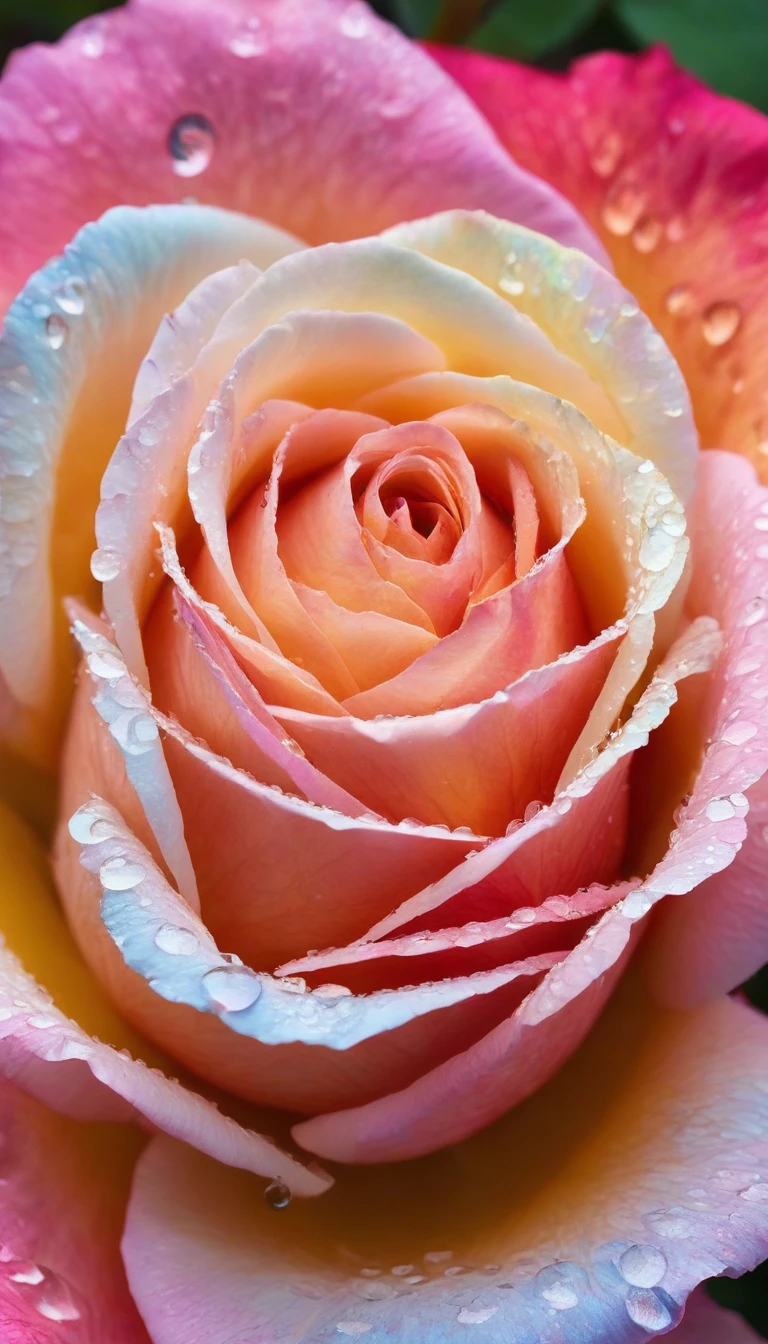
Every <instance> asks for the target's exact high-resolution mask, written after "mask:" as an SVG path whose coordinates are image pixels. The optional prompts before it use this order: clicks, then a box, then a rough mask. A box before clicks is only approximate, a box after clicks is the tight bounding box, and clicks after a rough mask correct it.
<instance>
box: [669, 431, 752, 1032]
mask: <svg viewBox="0 0 768 1344" xmlns="http://www.w3.org/2000/svg"><path fill="white" fill-rule="evenodd" d="M691 527H692V531H693V554H694V556H695V557H696V560H695V566H694V577H693V582H692V586H691V591H690V597H689V604H690V606H691V609H692V610H693V611H709V612H711V613H713V614H714V615H716V616H717V618H718V619H719V621H720V623H721V625H722V627H723V631H724V634H725V636H726V642H725V646H724V649H723V654H722V658H721V661H720V666H719V668H718V674H717V678H716V681H715V684H714V686H713V689H712V693H711V697H710V699H709V701H708V703H707V704H706V705H705V706H704V712H703V715H702V727H701V728H700V730H699V733H698V734H697V736H696V737H695V738H694V741H693V742H685V741H684V742H682V743H678V744H677V747H678V750H679V751H681V754H682V756H683V760H684V761H685V762H688V761H690V758H691V757H692V756H695V753H696V752H697V750H700V749H701V745H702V738H704V737H705V736H706V737H707V738H708V740H709V742H710V745H709V749H708V751H707V756H706V758H705V760H704V763H703V766H702V776H703V778H704V779H705V780H707V781H709V787H710V790H711V792H712V793H713V794H715V795H716V796H715V797H713V798H712V801H711V802H710V803H709V805H708V808H707V810H706V813H705V815H704V816H700V817H699V819H698V824H699V825H702V824H703V826H704V827H707V824H709V829H710V830H711V831H712V833H713V834H712V837H711V839H710V846H712V845H713V844H714V848H711V847H710V848H709V849H708V851H707V854H706V856H705V863H704V866H703V868H702V866H701V862H699V866H698V873H699V874H700V875H701V876H702V877H704V876H706V865H707V864H709V867H710V868H711V867H712V866H713V864H712V863H710V862H709V860H710V859H711V858H712V857H713V856H714V857H715V859H716V861H717V870H716V872H715V874H714V875H713V876H709V877H708V880H705V881H703V882H701V884H700V885H698V886H694V885H693V883H692V884H691V886H693V890H690V889H689V888H684V889H683V890H684V891H685V893H686V894H681V895H679V896H675V898H674V899H673V900H669V901H667V902H665V904H664V907H663V909H662V910H661V912H660V916H659V923H658V924H657V925H656V928H655V929H654V936H653V944H652V952H653V954H654V955H653V959H652V963H651V966H652V976H653V983H654V985H655V987H656V989H657V991H658V993H659V994H660V995H661V996H662V998H663V999H664V1001H665V1002H668V1003H672V1004H675V1005H676V1006H680V1007H687V1006H688V1005H690V1004H696V1003H701V1002H703V1001H704V999H707V998H711V997H714V996H715V995H717V994H721V993H723V992H724V991H727V990H730V989H733V988H735V986H736V985H738V984H740V983H741V982H742V981H743V980H746V979H747V978H748V977H749V976H750V975H751V974H752V973H753V972H754V971H756V970H758V969H759V968H760V966H762V965H763V963H764V962H765V961H766V959H768V892H767V890H766V864H767V862H768V826H767V825H766V823H768V777H767V776H766V774H765V773H764V772H765V771H766V768H768V712H766V707H767V706H768V619H766V617H767V616H768V547H766V546H765V544H764V542H763V541H762V538H764V537H765V536H766V532H767V530H768V490H765V489H760V488H759V487H756V485H755V482H754V476H753V472H752V468H751V467H750V466H749V465H748V464H746V463H744V462H742V461H739V459H737V458H735V457H733V456H731V455H730V454H727V453H717V454H715V453H712V454H708V455H707V457H706V458H705V460H704V463H703V474H702V483H701V490H700V495H699V498H698V500H697V505H696V508H695V509H694V511H693V513H692V517H691ZM674 745H675V744H673V746H674ZM747 807H749V813H748V816H747V819H746V820H747V826H746V837H745V834H744V832H745V823H744V821H743V820H738V818H739V817H743V816H744V813H745V811H746V808H747ZM693 824H694V825H695V824H696V823H695V822H694V823H693ZM742 842H743V844H742ZM734 845H735V846H736V849H738V851H739V852H736V851H735V850H734V848H733V846H734ZM732 855H733V856H734V857H733V862H732V863H731V864H730V865H728V864H727V862H723V858H724V859H725V860H726V861H727V859H728V858H730V857H731V856H732ZM678 890H679V888H678Z"/></svg>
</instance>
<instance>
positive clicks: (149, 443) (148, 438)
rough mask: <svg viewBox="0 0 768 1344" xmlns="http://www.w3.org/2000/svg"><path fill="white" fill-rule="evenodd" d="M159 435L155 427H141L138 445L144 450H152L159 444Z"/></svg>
mask: <svg viewBox="0 0 768 1344" xmlns="http://www.w3.org/2000/svg"><path fill="white" fill-rule="evenodd" d="M160 438H161V434H160V430H159V429H158V428H157V426H156V425H142V426H141V429H140V430H139V443H141V444H143V445H144V447H145V448H154V447H155V444H157V443H159V442H160Z"/></svg>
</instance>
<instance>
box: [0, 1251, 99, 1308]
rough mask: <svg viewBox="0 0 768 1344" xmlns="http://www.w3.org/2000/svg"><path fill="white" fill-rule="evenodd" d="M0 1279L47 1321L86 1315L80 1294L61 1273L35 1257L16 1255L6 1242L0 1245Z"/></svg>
mask: <svg viewBox="0 0 768 1344" xmlns="http://www.w3.org/2000/svg"><path fill="white" fill-rule="evenodd" d="M0 1279H5V1280H6V1283H7V1284H9V1285H11V1291H12V1292H13V1293H14V1294H15V1295H17V1296H18V1297H20V1298H21V1299H22V1301H24V1302H26V1303H28V1304H29V1305H30V1306H31V1307H32V1308H33V1309H34V1310H35V1311H36V1312H37V1314H38V1315H39V1316H41V1317H42V1318H43V1319H44V1320H46V1321H52V1322H54V1323H55V1324H57V1325H59V1324H64V1323H65V1322H68V1321H79V1320H81V1318H82V1317H83V1314H84V1312H85V1303H84V1302H83V1300H82V1298H81V1295H80V1294H79V1293H78V1291H77V1290H76V1289H75V1288H74V1287H73V1286H72V1285H71V1284H70V1283H68V1281H67V1280H66V1279H65V1278H63V1277H62V1275H61V1274H56V1273H54V1271H53V1270H52V1269H49V1268H48V1267H47V1266H46V1265H42V1264H38V1263H37V1262H35V1261H32V1260H20V1259H16V1258H15V1257H14V1256H13V1254H12V1252H11V1250H10V1249H9V1248H8V1247H6V1246H0Z"/></svg>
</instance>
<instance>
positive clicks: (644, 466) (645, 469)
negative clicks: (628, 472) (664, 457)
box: [637, 457, 656, 476]
mask: <svg viewBox="0 0 768 1344" xmlns="http://www.w3.org/2000/svg"><path fill="white" fill-rule="evenodd" d="M637 470H638V471H639V472H640V473H641V475H643V476H647V475H648V473H649V472H651V471H655V470H656V463H655V462H652V461H651V459H650V457H646V459H645V461H644V462H641V463H640V466H639V467H638V468H637Z"/></svg>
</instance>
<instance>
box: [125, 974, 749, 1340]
mask: <svg viewBox="0 0 768 1344" xmlns="http://www.w3.org/2000/svg"><path fill="white" fill-rule="evenodd" d="M767 1057H768V1024H766V1022H765V1019H764V1018H761V1017H760V1016H759V1015H758V1014H756V1013H753V1012H752V1011H750V1010H748V1009H745V1008H743V1007H742V1006H741V1005H737V1004H734V1003H729V1002H727V1001H721V1002H719V1003H717V1004H712V1005H708V1006H707V1007H706V1008H705V1009H702V1010H699V1011H696V1012H694V1013H690V1014H674V1013H662V1012H660V1011H659V1010H658V1009H653V1008H652V1007H651V1006H649V1005H648V1004H647V1003H645V1002H644V1001H643V1000H642V999H640V1000H638V999H637V998H635V999H634V1000H633V998H632V995H631V993H626V994H624V995H623V996H622V997H620V998H617V1000H616V1001H615V1002H614V1003H613V1004H612V1005H611V1007H610V1009H609V1010H608V1012H607V1013H606V1015H605V1016H604V1018H603V1020H602V1022H601V1023H600V1025H599V1027H598V1028H597V1030H596V1031H595V1033H593V1035H592V1037H591V1038H590V1041H589V1042H588V1043H587V1044H586V1045H585V1047H584V1048H583V1050H582V1052H581V1053H580V1054H579V1056H578V1057H577V1058H576V1059H574V1060H573V1062H572V1063H571V1064H570V1065H569V1066H568V1068H567V1069H565V1070H563V1072H562V1073H561V1074H560V1075H559V1076H558V1078H557V1079H555V1080H554V1081H553V1082H552V1083H550V1085H549V1086H548V1087H547V1089H546V1090H545V1091H543V1092H542V1093H540V1094H539V1096H537V1097H535V1098H533V1099H532V1100H531V1101H530V1102H529V1103H528V1104H527V1105H526V1106H525V1107H521V1108H519V1109H518V1110H517V1111H515V1112H514V1113H512V1114H510V1115H508V1116H506V1117H505V1118H504V1120H503V1121H501V1122H500V1123H499V1124H498V1125H497V1126H496V1127H495V1128H494V1129H492V1130H490V1131H485V1132H484V1133H483V1134H482V1135H478V1136H477V1138H476V1139H474V1140H472V1141H470V1142H468V1143H465V1144H462V1145H461V1146H460V1147H458V1148H453V1149H451V1150H450V1151H448V1152H445V1153H443V1154H440V1155H437V1156H433V1157H431V1158H429V1159H428V1160H427V1161H423V1162H411V1163H408V1164H407V1165H404V1166H402V1167H397V1166H394V1167H393V1166H386V1167H380V1168H374V1169H371V1168H364V1167H356V1168H355V1169H354V1170H350V1171H347V1172H345V1171H344V1170H341V1171H340V1172H339V1178H338V1182H337V1185H336V1187H335V1190H334V1192H332V1193H331V1194H330V1195H329V1196H328V1197H327V1198H325V1199H323V1200H318V1201H313V1202H312V1203H311V1204H310V1203H308V1204H306V1205H300V1206H296V1207H295V1208H292V1209H289V1210H287V1212H286V1213H285V1214H284V1215H281V1218H280V1219H278V1218H276V1217H275V1216H274V1215H272V1214H271V1212H270V1210H268V1209H265V1208H264V1205H263V1202H262V1201H260V1200H259V1199H257V1198H255V1197H254V1194H253V1193H252V1192H251V1191H250V1189H249V1188H248V1183H247V1181H245V1180H244V1179H243V1178H239V1179H233V1178H232V1177H231V1176H230V1175H229V1174H228V1173H226V1172H222V1171H221V1170H220V1169H219V1168H217V1167H216V1166H215V1165H214V1164H212V1163H210V1162H206V1161H205V1160H204V1159H201V1158H198V1157H196V1156H195V1155H193V1154H188V1153H187V1152H185V1151H184V1150H179V1149H176V1148H175V1147H174V1145H172V1144H170V1143H169V1142H168V1141H167V1140H158V1141H156V1142H155V1143H154V1144H153V1145H152V1146H151V1147H150V1148H149V1149H148V1151H147V1152H146V1154H145V1155H144V1156H143V1157H142V1159H141V1161H140V1164H139V1170H138V1173H137V1178H136V1181H135V1185H134V1192H133V1198H132V1200H131V1205H130V1209H129V1214H128V1224H127V1230H126V1236H125V1240H124V1256H125V1262H126V1266H127V1270H128V1276H129V1282H130V1284H131V1290H132V1292H133V1293H134V1295H135V1297H136V1300H137V1302H138V1303H139V1306H140V1309H141V1311H142V1314H143V1315H144V1318H145V1319H146V1321H147V1323H148V1325H149V1328H150V1329H151V1331H152V1335H153V1339H154V1340H155V1341H156V1344H182V1341H184V1340H185V1339H187V1338H188V1337H189V1336H190V1332H191V1331H193V1330H197V1331H199V1332H200V1333H201V1335H202V1336H203V1337H204V1338H205V1339H206V1341H207V1344H225V1341H229V1340H233V1339H237V1338H239V1337H240V1336H241V1335H243V1334H245V1335H248V1334H250V1336H252V1338H253V1340H254V1344H257V1342H258V1344H261V1341H264V1344H266V1342H267V1341H271V1340H273V1339H275V1338H276V1337H279V1334H280V1333H281V1332H282V1333H284V1334H285V1335H286V1337H288V1338H291V1339H292V1340H295V1341H297V1344H309V1341H312V1344H316V1342H317V1344H319V1342H320V1341H323V1344H325V1341H328V1344H331V1341H334V1340H336V1339H339V1340H343V1339H346V1338H350V1337H351V1338H358V1337H359V1338H362V1339H364V1340H369V1341H371V1344H385V1341H390V1340H395V1339H398V1340H399V1339H403V1340H405V1339H408V1338H409V1337H410V1338H412V1339H414V1340H418V1341H419V1344H443V1342H444V1341H445V1340H447V1339H453V1338H456V1339H463V1338H464V1336H465V1334H466V1335H467V1338H469V1337H470V1336H471V1337H472V1338H474V1337H475V1334H476V1335H477V1337H478V1339H480V1338H482V1339H484V1340H487V1341H489V1344H508V1341H510V1340H514V1341H515V1344H577V1342H578V1344H637V1341H639V1340H640V1339H647V1338H650V1337H655V1336H658V1335H660V1334H662V1333H664V1332H666V1331H668V1330H669V1329H670V1328H671V1327H672V1326H674V1325H676V1324H677V1322H678V1321H679V1320H680V1317H681V1314H682V1308H683V1304H684V1303H685V1301H686V1298H687V1296H688V1294H689V1293H690V1292H691V1290H692V1289H694V1287H695V1286H696V1285H697V1284H698V1283H699V1282H700V1281H701V1280H702V1279H705V1278H707V1277H710V1276H712V1275H714V1274H719V1273H721V1272H722V1271H723V1270H730V1271H731V1272H735V1273H739V1272H742V1271H743V1270H745V1269H747V1268H748V1267H751V1266H753V1265H754V1264H755V1263H756V1262H757V1261H759V1260H760V1259H761V1258H762V1257H763V1256H764V1255H765V1253H766V1249H767V1248H768V1221H767V1218H768V1215H767V1214H766V1204H765V1203H764V1202H761V1201H760V1199H759V1193H756V1192H759V1191H760V1190H761V1189H762V1188H763V1187H764V1186H765V1185H768V1180H766V1177H767V1176H768V1168H767V1167H766V1137H767V1135H768V1117H767V1116H766V1108H765V1095H764V1088H763V1080H764V1075H765V1067H766V1058H767ZM474 1085H475V1084H474V1080H473V1077H472V1075H471V1073H469V1072H467V1073H465V1076H464V1086H465V1090H467V1091H471V1090H472V1089H473V1087H474ZM670 1136H674V1141H671V1140H670ZM393 1271H394V1272H393ZM692 1310H693V1304H692ZM726 1319H727V1318H726ZM470 1327H472V1328H470ZM683 1330H684V1327H683ZM670 1337H671V1338H672V1337H673V1336H670ZM746 1337H748V1336H745V1335H744V1332H742V1333H741V1335H737V1336H736V1338H737V1339H741V1338H745V1339H746ZM679 1338H680V1341H681V1344H682V1342H683V1340H684V1339H685V1338H686V1335H685V1333H681V1335H680V1336H679ZM689 1338H690V1336H689ZM705 1338H706V1336H705ZM715 1338H716V1339H718V1337H717V1336H715ZM727 1341H728V1336H727V1335H726V1334H722V1335H721V1336H720V1337H719V1339H718V1344H727ZM696 1344H700V1341H699V1340H697V1341H696ZM734 1344H735V1341H734Z"/></svg>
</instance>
